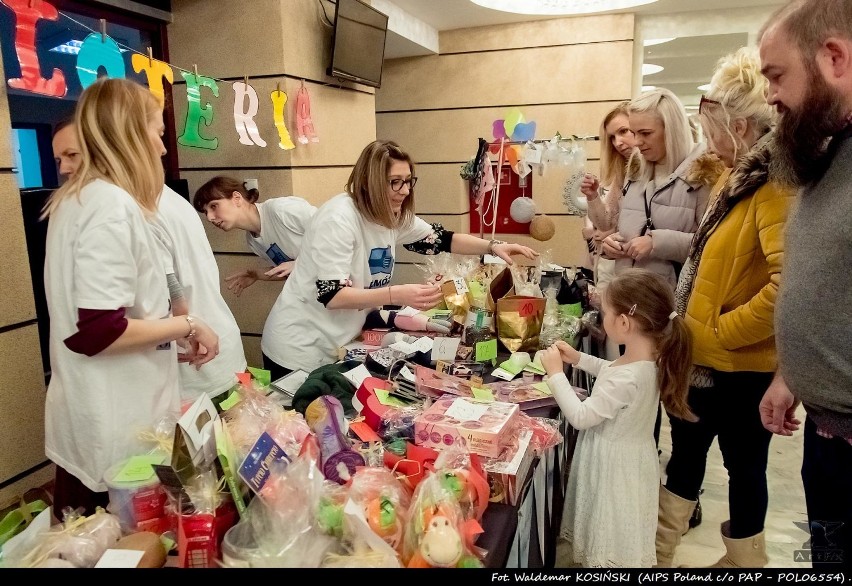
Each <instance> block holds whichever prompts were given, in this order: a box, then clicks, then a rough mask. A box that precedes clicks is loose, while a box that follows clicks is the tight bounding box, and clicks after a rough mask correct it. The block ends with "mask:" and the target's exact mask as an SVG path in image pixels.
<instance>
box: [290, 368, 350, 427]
mask: <svg viewBox="0 0 852 586" xmlns="http://www.w3.org/2000/svg"><path fill="white" fill-rule="evenodd" d="M359 364H361V362H358V361H357V360H345V361H343V362H335V363H334V364H326V365H325V366H320V367H319V368H317V369H316V370H314V371H313V372H311V374H309V375H308V378H307V379H306V380H305V382H304V383H302V386H301V387H299V390H298V391H296V394H295V395H293V409H295V410H296V411H298V412H299V413H301V414H302V415H304V414H305V409H307V408H308V405H310V404H311V402H312V401H313V400H314V399H317V398H319V397H321V396H322V395H331V396H333V397H336V398H337V399H338V400H340V404H341V405H343V411H344V414H346V415H352V414H354V411H355V409H354V408H353V407H352V397H353V396H354V395H355V391H356V390H357V389H355V388H354V387H353V386H352V383H351V382H349V380H348V379H347V378H346V377H345V376H343V374H342V373H344V372H349V371H350V370H352V369H353V368H355V367H356V366H358V365H359Z"/></svg>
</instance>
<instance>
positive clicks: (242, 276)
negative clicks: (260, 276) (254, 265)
mask: <svg viewBox="0 0 852 586" xmlns="http://www.w3.org/2000/svg"><path fill="white" fill-rule="evenodd" d="M255 281H257V272H256V271H255V270H254V269H244V270H242V271H240V272H239V273H234V274H233V275H230V276H228V277H225V285H227V287H228V291H230V292H231V293H233V294H234V295H236V296H237V297H239V296H240V293H242V292H243V290H244V289H246V288H248V287H251V286H252V285H253V284H254V282H255Z"/></svg>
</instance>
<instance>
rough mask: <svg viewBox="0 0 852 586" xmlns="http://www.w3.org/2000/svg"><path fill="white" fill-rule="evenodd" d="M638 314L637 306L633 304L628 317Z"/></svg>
mask: <svg viewBox="0 0 852 586" xmlns="http://www.w3.org/2000/svg"><path fill="white" fill-rule="evenodd" d="M634 313H636V304H635V303H634V304H633V307H631V308H630V311H628V312H627V315H633V314H634Z"/></svg>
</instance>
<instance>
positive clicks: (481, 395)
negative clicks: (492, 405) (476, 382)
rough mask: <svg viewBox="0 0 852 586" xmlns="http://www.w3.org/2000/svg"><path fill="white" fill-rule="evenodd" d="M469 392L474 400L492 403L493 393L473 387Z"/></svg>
mask: <svg viewBox="0 0 852 586" xmlns="http://www.w3.org/2000/svg"><path fill="white" fill-rule="evenodd" d="M470 390H471V392H472V393H473V397H474V399H479V400H480V401H489V402H490V401H494V393H492V392H491V391H490V390H488V389H477V388H475V387H474V388H472V389H470Z"/></svg>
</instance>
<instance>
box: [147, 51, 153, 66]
mask: <svg viewBox="0 0 852 586" xmlns="http://www.w3.org/2000/svg"><path fill="white" fill-rule="evenodd" d="M148 67H154V52H153V51H152V50H151V47H148Z"/></svg>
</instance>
